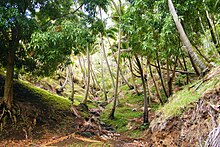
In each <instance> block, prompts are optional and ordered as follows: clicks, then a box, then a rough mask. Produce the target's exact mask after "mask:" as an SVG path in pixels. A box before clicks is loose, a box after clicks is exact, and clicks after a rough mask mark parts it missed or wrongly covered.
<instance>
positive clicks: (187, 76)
mask: <svg viewBox="0 0 220 147" xmlns="http://www.w3.org/2000/svg"><path fill="white" fill-rule="evenodd" d="M182 58H183V64H184V67H185V71H187V65H186V60H185V57H184V55H182ZM186 84H189V74H186Z"/></svg>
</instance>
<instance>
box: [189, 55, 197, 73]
mask: <svg viewBox="0 0 220 147" xmlns="http://www.w3.org/2000/svg"><path fill="white" fill-rule="evenodd" d="M188 55H189V59H190V62H191V64H192V67H193V69H194V71H195V72H196V74H197V76H199V75H200V72H199V69H198V68H197V66H196V64H195V62H194V61H193V59H192V56H191V55H190V54H189V53H188Z"/></svg>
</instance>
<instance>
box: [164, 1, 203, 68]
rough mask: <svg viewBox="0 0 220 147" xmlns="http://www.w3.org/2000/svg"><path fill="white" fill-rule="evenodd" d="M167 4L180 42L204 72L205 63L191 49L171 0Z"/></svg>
mask: <svg viewBox="0 0 220 147" xmlns="http://www.w3.org/2000/svg"><path fill="white" fill-rule="evenodd" d="M168 6H169V10H170V13H171V14H172V16H173V19H174V22H175V24H176V27H177V30H178V32H179V34H180V39H181V41H182V43H183V44H184V46H185V48H186V50H187V52H188V53H189V55H190V56H191V57H192V60H193V61H194V62H195V64H196V65H197V66H198V67H199V68H200V70H201V72H204V71H205V70H206V68H207V67H206V65H205V64H204V63H203V62H202V61H201V60H200V59H199V58H198V56H197V54H196V53H195V52H194V51H193V49H192V45H191V43H190V41H189V39H188V37H187V35H186V33H185V31H184V29H183V27H182V24H181V23H180V21H179V19H178V15H177V13H176V10H175V8H174V6H173V2H172V0H168Z"/></svg>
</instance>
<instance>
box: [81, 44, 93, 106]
mask: <svg viewBox="0 0 220 147" xmlns="http://www.w3.org/2000/svg"><path fill="white" fill-rule="evenodd" d="M86 53H87V60H88V72H87V81H86V91H85V98H84V101H83V103H84V104H86V103H87V100H88V96H89V84H90V64H91V63H90V54H89V47H88V46H87V51H86Z"/></svg>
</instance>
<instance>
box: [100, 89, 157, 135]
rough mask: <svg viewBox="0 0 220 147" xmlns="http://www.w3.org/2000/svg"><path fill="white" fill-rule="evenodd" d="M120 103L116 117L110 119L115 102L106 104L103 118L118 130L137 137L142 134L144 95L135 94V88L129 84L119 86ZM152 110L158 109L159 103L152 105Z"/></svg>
mask: <svg viewBox="0 0 220 147" xmlns="http://www.w3.org/2000/svg"><path fill="white" fill-rule="evenodd" d="M119 91H120V93H119V96H118V97H119V104H118V105H117V107H116V110H115V119H113V120H110V119H108V116H109V114H110V112H111V109H112V106H113V103H110V104H109V105H107V106H106V108H105V110H104V112H103V113H102V114H101V119H102V121H104V122H105V123H106V124H110V125H112V126H113V127H114V128H115V129H116V131H117V132H119V133H122V134H126V135H127V136H129V137H132V138H137V137H140V136H141V133H142V131H143V130H144V128H142V124H143V122H142V119H141V118H142V116H143V100H144V96H143V95H142V94H141V95H137V94H133V92H134V91H133V90H129V88H128V87H127V86H122V87H120V88H119ZM151 107H152V110H153V111H154V110H157V109H158V104H152V105H151Z"/></svg>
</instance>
